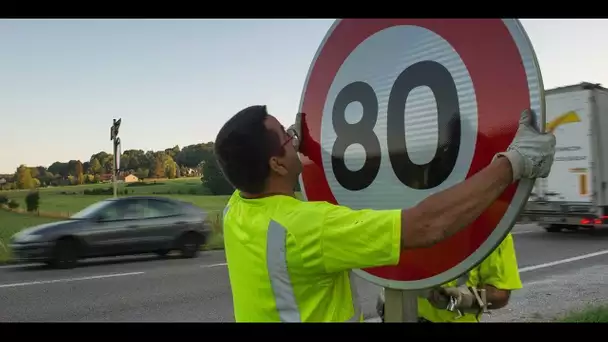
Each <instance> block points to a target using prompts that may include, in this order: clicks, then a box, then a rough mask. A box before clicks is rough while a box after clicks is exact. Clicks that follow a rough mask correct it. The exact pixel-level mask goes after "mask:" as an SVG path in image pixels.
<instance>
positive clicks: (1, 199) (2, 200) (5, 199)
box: [0, 195, 8, 205]
mask: <svg viewBox="0 0 608 342" xmlns="http://www.w3.org/2000/svg"><path fill="white" fill-rule="evenodd" d="M2 204H8V197H6V196H5V195H0V205H2Z"/></svg>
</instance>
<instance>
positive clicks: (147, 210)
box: [142, 199, 178, 218]
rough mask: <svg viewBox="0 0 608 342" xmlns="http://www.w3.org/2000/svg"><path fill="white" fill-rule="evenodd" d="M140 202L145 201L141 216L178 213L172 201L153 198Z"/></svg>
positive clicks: (162, 215) (160, 215)
mask: <svg viewBox="0 0 608 342" xmlns="http://www.w3.org/2000/svg"><path fill="white" fill-rule="evenodd" d="M142 202H144V203H145V204H144V205H143V215H142V216H143V218H157V217H167V216H173V215H176V214H178V207H177V206H176V205H174V204H173V203H170V202H166V201H161V200H154V199H148V200H145V201H142Z"/></svg>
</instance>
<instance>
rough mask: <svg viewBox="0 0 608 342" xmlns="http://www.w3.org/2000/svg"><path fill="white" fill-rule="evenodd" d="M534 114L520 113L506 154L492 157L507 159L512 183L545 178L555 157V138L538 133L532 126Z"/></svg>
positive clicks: (530, 112) (527, 110) (551, 135)
mask: <svg viewBox="0 0 608 342" xmlns="http://www.w3.org/2000/svg"><path fill="white" fill-rule="evenodd" d="M532 115H534V112H533V111H532V110H530V109H526V110H524V111H523V112H522V113H521V118H520V119H519V128H518V129H517V133H516V134H515V138H514V139H513V142H512V143H511V145H510V146H509V148H508V149H507V151H506V152H501V153H498V154H496V156H494V159H496V158H497V157H499V156H504V157H506V158H507V159H509V162H510V163H511V168H512V169H513V182H515V181H518V180H520V179H522V178H531V179H534V178H546V177H547V176H548V175H549V172H550V171H551V166H552V165H553V158H554V157H555V136H554V135H553V134H552V133H540V132H539V131H538V130H537V129H536V127H534V126H533V125H532Z"/></svg>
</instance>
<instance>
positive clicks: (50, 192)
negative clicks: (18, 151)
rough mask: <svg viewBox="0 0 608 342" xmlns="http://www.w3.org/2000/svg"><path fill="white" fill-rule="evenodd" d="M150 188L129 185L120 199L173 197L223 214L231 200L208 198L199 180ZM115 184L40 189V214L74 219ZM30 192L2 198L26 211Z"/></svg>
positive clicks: (124, 186)
mask: <svg viewBox="0 0 608 342" xmlns="http://www.w3.org/2000/svg"><path fill="white" fill-rule="evenodd" d="M146 184H149V185H146V186H133V185H129V184H119V186H118V191H119V196H133V195H157V196H165V197H172V198H176V199H180V200H184V201H188V202H191V203H194V204H195V205H197V206H199V207H201V208H203V209H206V210H209V211H221V210H222V209H223V208H224V206H225V205H226V202H227V201H228V198H229V196H208V195H207V193H206V191H205V189H204V187H203V186H202V184H201V181H200V179H199V178H179V179H175V180H160V181H157V182H156V184H155V183H154V182H150V183H148V182H146ZM111 187H112V184H111V183H104V184H94V185H75V186H64V187H52V188H44V189H40V190H39V191H40V208H39V209H40V212H41V213H54V214H60V215H64V216H69V215H72V214H74V213H76V212H78V211H79V210H82V209H83V208H85V207H87V206H89V205H91V204H93V203H95V202H98V201H100V200H102V199H104V198H109V197H112V195H84V194H83V192H84V191H85V190H87V189H89V190H90V189H95V188H111ZM125 189H126V190H127V191H128V194H127V195H125V194H124V191H125ZM27 193H28V191H24V190H17V191H2V192H0V195H5V196H7V197H8V198H9V199H13V200H15V201H17V202H18V203H19V205H20V208H25V196H26V195H27Z"/></svg>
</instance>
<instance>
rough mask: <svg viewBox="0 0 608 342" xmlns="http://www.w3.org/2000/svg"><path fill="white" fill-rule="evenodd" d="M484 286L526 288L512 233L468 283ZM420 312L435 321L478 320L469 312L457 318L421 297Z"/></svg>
mask: <svg viewBox="0 0 608 342" xmlns="http://www.w3.org/2000/svg"><path fill="white" fill-rule="evenodd" d="M457 282H458V280H457V279H456V280H453V281H451V282H449V283H446V284H443V285H442V286H443V287H451V286H457ZM483 285H491V286H494V287H496V288H497V289H499V290H518V289H521V288H522V283H521V279H520V277H519V269H518V268H517V258H516V257H515V246H514V244H513V236H512V235H511V234H508V235H507V237H506V238H505V239H504V240H503V241H502V243H501V244H500V245H499V246H498V247H497V248H496V249H495V250H494V251H493V252H492V254H490V255H489V256H488V257H487V258H486V259H485V260H484V261H482V262H481V263H480V264H479V265H477V267H475V268H474V269H472V270H471V271H470V272H469V279H468V280H467V286H469V287H471V286H475V287H477V288H481V287H482V286H483ZM418 315H419V316H420V317H423V318H425V319H427V320H429V321H431V322H478V320H477V317H476V315H474V314H469V313H467V314H465V315H464V316H462V317H460V318H456V317H458V313H457V312H451V311H448V310H441V309H437V308H435V307H434V306H433V305H431V303H430V302H429V301H428V300H427V299H425V298H418Z"/></svg>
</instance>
